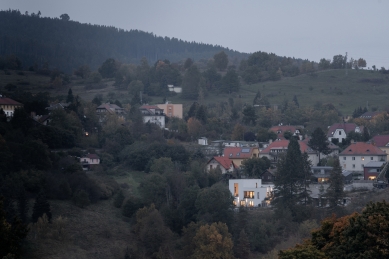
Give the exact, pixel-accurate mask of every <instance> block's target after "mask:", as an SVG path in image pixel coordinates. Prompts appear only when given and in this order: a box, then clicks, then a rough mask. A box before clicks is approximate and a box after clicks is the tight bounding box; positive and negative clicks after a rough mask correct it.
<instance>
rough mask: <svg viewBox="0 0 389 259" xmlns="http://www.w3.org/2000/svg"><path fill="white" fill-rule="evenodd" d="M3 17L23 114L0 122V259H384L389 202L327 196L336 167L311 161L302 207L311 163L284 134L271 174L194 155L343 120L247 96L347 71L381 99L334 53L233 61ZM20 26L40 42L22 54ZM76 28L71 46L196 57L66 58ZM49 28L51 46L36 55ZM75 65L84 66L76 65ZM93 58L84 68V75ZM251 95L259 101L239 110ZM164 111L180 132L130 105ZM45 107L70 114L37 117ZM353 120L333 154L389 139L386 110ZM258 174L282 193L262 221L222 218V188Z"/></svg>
mask: <svg viewBox="0 0 389 259" xmlns="http://www.w3.org/2000/svg"><path fill="white" fill-rule="evenodd" d="M0 19H1V20H2V21H8V22H7V24H8V25H4V23H0V26H4V27H1V28H2V29H1V30H0V37H2V38H1V39H2V40H1V41H0V42H1V43H0V55H1V56H0V69H1V70H0V89H1V94H2V97H7V98H11V99H13V100H15V101H17V102H19V103H21V104H23V108H17V109H15V111H14V114H13V116H12V117H11V118H10V117H7V116H6V114H5V113H4V111H3V110H1V111H0V146H1V147H0V152H1V160H0V196H1V197H2V198H1V201H0V258H53V257H57V258H126V259H127V258H243V259H245V258H370V257H373V256H374V257H377V258H385V257H386V256H387V253H388V252H387V251H388V247H387V244H386V242H384V241H382V240H386V238H387V229H386V227H385V226H386V225H387V222H388V220H389V213H388V212H389V206H388V204H387V203H386V202H384V201H382V199H384V198H385V197H387V190H381V191H377V190H375V191H371V192H368V191H366V190H363V191H361V192H359V191H351V192H349V193H344V192H343V191H340V192H339V191H338V190H339V189H341V190H343V188H340V187H343V185H342V184H341V183H340V181H339V175H340V172H341V168H340V165H339V159H338V158H337V157H327V158H325V159H322V160H321V161H320V162H319V164H322V165H331V166H333V167H334V168H335V169H334V170H333V173H332V178H331V179H332V180H331V181H332V182H331V184H330V188H329V189H328V192H327V193H326V195H327V197H328V199H329V201H330V202H329V206H327V207H321V206H316V205H315V204H314V203H313V202H312V201H311V200H310V199H309V195H308V192H307V189H306V185H307V182H306V181H305V180H304V179H306V177H309V174H310V167H311V166H313V165H312V164H310V163H309V162H308V161H307V158H306V153H301V151H300V148H299V146H298V144H297V141H296V139H295V138H294V137H293V136H292V134H290V132H289V133H286V134H285V135H284V137H285V138H286V139H288V140H289V141H290V143H289V146H288V151H287V152H285V156H283V157H282V158H281V159H280V161H279V163H278V164H277V165H276V166H274V165H271V163H270V161H269V159H267V158H252V159H249V160H248V161H247V162H245V163H243V166H242V167H241V168H240V169H237V170H235V171H234V172H233V173H232V174H228V175H226V174H222V173H221V171H220V170H218V169H211V170H210V171H206V170H205V167H206V164H207V162H208V161H209V160H210V156H209V154H207V153H206V152H205V151H204V148H203V147H202V146H200V145H198V144H197V139H198V138H200V137H206V138H208V139H209V140H210V141H211V140H219V139H224V140H242V141H243V140H244V141H257V142H259V143H265V142H269V140H271V141H274V140H275V139H276V138H277V135H276V134H275V133H274V132H272V131H269V129H270V128H271V127H272V126H276V125H280V124H281V123H283V124H285V125H288V124H290V125H300V126H301V129H302V131H303V132H302V135H303V136H304V138H307V137H313V136H314V133H315V132H318V131H319V132H327V128H328V126H329V125H332V124H333V123H337V122H342V121H344V120H345V119H346V118H345V116H344V114H342V112H341V111H340V110H339V109H338V108H337V107H336V104H333V103H330V102H328V103H323V102H316V103H314V105H309V104H307V102H306V101H305V100H301V99H299V98H298V97H297V95H292V96H288V97H289V98H287V97H286V96H285V97H284V98H283V101H282V103H279V104H278V105H277V106H275V105H273V104H272V103H271V102H270V101H269V98H271V97H270V96H267V95H264V94H262V93H261V92H264V89H266V88H265V87H262V88H260V87H259V84H261V86H262V83H263V82H266V84H268V83H271V82H286V83H287V82H289V81H287V80H289V79H293V78H299V79H301V78H303V80H305V79H304V78H308V79H309V80H311V79H312V78H316V77H318V74H320V76H322V75H323V74H327V73H328V74H329V75H334V74H336V73H338V72H339V71H341V72H342V73H343V71H344V69H345V67H346V65H347V66H348V67H349V68H350V71H349V72H350V74H352V73H359V74H358V76H359V75H363V76H364V77H366V78H369V80H373V79H370V78H374V80H379V82H378V81H377V82H375V83H376V84H378V85H381V86H382V85H386V84H387V81H388V78H387V76H386V74H387V70H385V68H382V69H380V70H379V69H376V68H375V67H374V68H373V69H372V70H369V71H365V70H364V69H363V68H365V67H366V61H365V60H364V59H363V58H360V59H357V60H354V59H351V60H347V58H346V57H344V56H342V55H335V56H334V57H333V59H332V60H327V59H324V58H323V59H322V60H320V62H319V63H315V62H312V61H308V60H301V59H294V58H286V57H278V56H276V55H275V54H268V53H265V52H260V51H259V52H256V53H253V54H250V55H240V54H239V53H238V54H239V55H238V54H237V53H235V52H232V51H230V50H227V49H220V48H219V47H216V49H215V47H214V46H209V45H206V44H195V43H187V42H182V41H179V40H175V39H167V38H159V37H156V36H153V35H151V34H147V33H144V32H140V31H130V32H126V31H121V30H118V29H116V28H108V27H103V26H95V25H86V24H79V23H77V22H73V21H70V18H69V17H68V16H65V15H61V17H60V18H58V19H50V18H41V17H40V14H39V13H38V14H31V15H29V14H27V13H26V14H20V12H18V11H1V12H0ZM16 20H18V21H22V22H21V23H20V22H14V21H16ZM1 24H3V25H1ZM12 26H15V27H12ZM18 26H20V28H19V27H18ZM9 27H12V28H13V29H12V30H13V32H14V34H7V35H6V36H5V34H3V33H4V30H3V28H4V29H5V28H9ZM22 27H24V28H27V30H29V31H30V33H31V35H34V38H35V37H36V39H38V38H39V40H36V41H35V42H34V43H31V44H30V43H28V42H30V39H29V38H28V34H26V38H25V39H21V38H18V37H20V35H21V34H19V33H16V32H19V31H23V30H24V29H23V28H22ZM72 27H77V30H79V29H80V28H82V30H83V31H82V30H81V29H80V37H79V40H80V42H82V41H83V40H87V39H88V40H90V41H91V42H92V41H94V40H93V37H96V38H98V39H99V40H101V44H102V45H104V44H106V45H105V46H104V48H105V49H109V46H110V45H109V44H111V43H110V42H109V40H107V39H109V38H110V37H111V36H112V38H116V37H119V35H120V36H121V37H122V40H123V42H127V41H129V40H130V39H131V38H132V37H134V38H136V39H139V38H144V39H145V40H150V42H154V41H152V39H153V40H155V41H160V42H162V43H158V46H160V45H161V46H163V45H164V44H166V46H168V45H169V44H173V43H174V44H177V45H176V46H178V47H177V48H175V49H180V47H182V48H184V46H185V47H186V48H192V47H193V49H192V52H190V53H195V52H196V51H195V47H196V46H197V48H198V51H199V52H201V53H202V54H201V55H204V57H206V59H205V60H201V59H200V58H199V57H200V56H198V57H196V58H192V57H190V56H189V57H188V56H185V58H181V57H182V56H181V55H184V54H183V53H185V52H184V51H183V52H182V53H181V54H180V55H179V54H177V53H175V54H174V55H176V57H174V55H172V56H168V55H167V54H166V53H168V50H167V49H169V48H170V47H166V48H165V49H164V48H163V47H160V48H159V49H158V52H156V49H155V46H153V47H150V49H147V48H146V47H147V44H141V43H136V42H135V43H134V44H139V45H138V46H142V47H139V49H138V52H137V53H136V54H130V55H129V56H126V57H125V55H124V54H123V52H124V50H125V49H124V48H123V49H121V48H120V47H119V45H120V44H119V43H118V47H117V48H112V49H115V50H117V55H118V56H115V55H113V53H109V52H104V51H102V49H104V48H102V49H99V48H98V47H101V45H99V44H97V42H98V41H94V42H96V45H95V46H93V45H91V47H90V48H88V49H89V51H91V53H89V52H87V51H85V50H83V49H82V48H80V49H72V48H76V47H75V46H85V44H74V42H73V43H71V42H68V40H69V41H71V40H72V39H75V38H76V36H74V35H73V36H74V37H73V36H69V35H72V34H73V33H72V31H73V29H71V28H72ZM34 28H35V29H34ZM53 28H54V29H53ZM58 28H61V30H58ZM46 30H47V31H50V30H55V31H61V33H53V34H52V35H51V37H50V38H51V40H47V41H45V39H47V38H46V37H47V36H45V35H47V33H43V32H44V31H46ZM35 33H37V34H35ZM40 33H41V34H40ZM81 34H82V35H84V36H82V37H81ZM39 35H40V36H41V37H40V36H39ZM88 35H89V36H88ZM107 35H111V36H107ZM31 37H32V36H31ZM65 39H66V40H65ZM104 40H107V41H106V42H104ZM55 41H57V43H54V42H55ZM134 41H135V40H134ZM43 42H45V44H47V45H45V46H44V47H45V48H47V50H48V51H45V52H46V53H45V54H43V53H42V52H41V50H42V49H41V48H43V47H42V45H41V44H43ZM59 42H61V44H63V45H68V47H66V48H65V47H64V46H60V45H61V44H60V43H59ZM168 43H169V44H168ZM56 44H57V45H56ZM115 44H116V43H115ZM153 44H156V43H150V45H153ZM159 44H160V45H159ZM86 45H88V44H86ZM169 46H173V45H169ZM27 47H28V48H30V49H28V48H27ZM141 48H144V49H141ZM200 49H201V51H200ZM68 51H69V52H68ZM70 51H72V53H73V54H69V53H70ZM84 51H85V52H84ZM112 51H113V50H112ZM122 51H123V52H122ZM81 52H83V53H84V54H85V55H78V54H77V53H81ZM28 53H29V54H28ZM50 53H51V54H50ZM97 53H98V54H97ZM234 53H235V54H236V56H237V57H238V58H237V59H235V56H234V55H235V54H234ZM27 54H28V55H27ZM45 55H46V56H45ZM88 55H90V56H88ZM163 55H166V58H165V57H164V56H163ZM91 56H94V57H95V58H96V59H95V60H91V59H90V60H89V61H88V58H90V57H91ZM76 57H77V60H76ZM160 57H162V58H160ZM167 57H171V60H169V59H168V58H167ZM135 59H137V62H132V61H134V60H135ZM153 59H154V60H153ZM178 59H179V60H178ZM43 60H44V61H43ZM150 60H153V62H150ZM177 60H178V61H177ZM237 60H239V61H237ZM351 68H353V69H351ZM360 70H361V71H360ZM320 76H319V77H320ZM377 78H378V79H377ZM368 83H371V81H369V82H368ZM168 85H175V86H181V87H182V93H175V92H170V91H169V90H168ZM252 87H255V91H252V92H251V94H250V95H249V96H248V95H247V91H246V90H247V89H252ZM377 88H379V87H377ZM381 94H382V93H381ZM385 94H386V93H385ZM243 95H246V97H244V96H243ZM171 100H174V102H176V103H183V105H184V116H183V118H182V119H180V118H168V117H166V128H163V129H161V128H160V127H158V126H157V125H155V124H153V123H144V122H143V119H142V114H141V112H140V111H139V107H140V106H141V105H142V104H146V103H149V104H151V103H165V102H166V101H171ZM105 103H110V104H116V105H117V106H118V107H120V108H122V109H123V111H124V113H123V116H117V115H116V114H107V115H106V116H105V117H104V118H102V117H100V116H99V115H98V114H97V113H96V108H97V107H98V106H100V105H102V104H105ZM52 104H66V105H64V106H63V108H60V109H47V108H48V107H51V106H50V105H52ZM347 105H349V106H352V105H353V103H349V104H347ZM352 110H354V113H353V114H352V116H351V117H350V118H347V119H348V122H354V123H356V124H357V125H361V126H365V127H366V128H368V129H369V131H368V132H367V131H364V132H363V133H360V134H359V133H351V134H349V135H348V136H347V138H346V140H345V141H343V142H342V143H336V144H337V145H339V147H340V149H341V150H342V149H344V148H346V147H347V146H348V145H349V144H350V143H351V141H368V140H369V139H370V137H371V136H374V135H378V134H381V135H382V134H388V132H389V115H388V110H387V107H385V106H384V105H381V106H380V107H379V108H378V107H377V106H372V107H366V108H365V107H361V106H360V105H358V106H355V107H354V106H353V107H352ZM367 110H369V111H370V110H374V111H378V112H379V114H378V115H377V116H376V117H375V118H374V119H372V120H367V119H363V118H359V116H360V115H361V114H362V113H363V112H365V111H367ZM36 115H38V116H40V117H39V118H44V117H45V116H48V117H49V118H50V123H49V124H48V125H44V124H42V123H41V122H40V121H39V120H36V119H33V117H34V116H36ZM260 145H262V144H260ZM91 154H94V155H98V157H99V158H100V161H101V163H100V164H98V165H95V166H94V167H93V168H91V169H90V170H88V171H86V170H83V167H82V164H81V163H80V158H82V157H85V156H88V155H91ZM270 167H272V169H277V170H276V171H277V174H278V176H279V177H278V179H277V180H276V182H275V185H276V186H277V187H278V188H279V189H280V190H281V191H285V192H283V195H279V196H275V199H274V203H272V206H271V207H270V208H257V209H253V210H249V209H245V208H240V209H237V208H234V207H233V203H232V201H233V197H232V195H231V193H230V191H229V189H228V180H229V178H245V177H246V178H249V177H251V178H256V177H259V175H261V174H262V172H264V171H265V170H267V169H269V168H270ZM275 167H276V168H275ZM290 175H292V176H291V177H289V176H290ZM290 186H293V188H292V187H290ZM339 186H340V187H339ZM289 187H290V188H291V189H288V188H289ZM346 196H347V197H352V199H351V200H352V202H351V203H350V204H349V205H348V206H342V205H340V204H339V203H338V202H337V201H338V200H339V199H343V198H344V197H346ZM369 202H370V203H369ZM382 226H383V227H382ZM312 230H314V231H313V232H312V234H311V231H312ZM355 235H357V237H358V238H355V239H354V236H355ZM299 243H300V244H299ZM296 244H297V245H296ZM295 245H296V246H295ZM355 247H357V248H359V250H357V249H353V248H355ZM345 254H346V255H347V254H348V255H350V256H349V257H347V256H346V255H345ZM304 256H305V257H304Z"/></svg>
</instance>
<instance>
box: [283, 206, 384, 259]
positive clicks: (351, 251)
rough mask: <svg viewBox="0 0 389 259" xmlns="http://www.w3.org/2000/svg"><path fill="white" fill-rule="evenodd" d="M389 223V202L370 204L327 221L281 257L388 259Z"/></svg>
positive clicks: (285, 258)
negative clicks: (356, 211)
mask: <svg viewBox="0 0 389 259" xmlns="http://www.w3.org/2000/svg"><path fill="white" fill-rule="evenodd" d="M388 222H389V204H388V203H386V202H385V201H383V202H377V203H370V204H368V205H367V206H366V208H365V209H364V210H363V212H362V213H361V214H358V213H354V214H351V215H348V216H345V217H342V218H339V219H336V218H335V217H332V218H329V219H326V220H324V221H323V222H322V224H321V228H320V229H318V230H316V231H313V232H312V237H311V239H309V240H306V241H305V242H304V243H303V244H299V245H297V246H296V247H295V248H292V249H288V250H285V251H281V252H280V254H279V256H280V257H279V258H280V259H289V258H350V259H351V258H352V259H355V258H388V256H389V244H388V242H387V240H388V237H389V224H388Z"/></svg>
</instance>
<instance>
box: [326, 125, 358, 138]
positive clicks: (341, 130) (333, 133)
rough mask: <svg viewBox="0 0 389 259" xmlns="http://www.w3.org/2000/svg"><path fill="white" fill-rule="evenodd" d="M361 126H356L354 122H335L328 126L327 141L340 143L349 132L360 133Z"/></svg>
mask: <svg viewBox="0 0 389 259" xmlns="http://www.w3.org/2000/svg"><path fill="white" fill-rule="evenodd" d="M363 128H364V127H363V126H357V125H356V124H355V123H335V124H333V125H332V126H330V127H329V128H328V132H327V138H328V141H329V142H333V143H342V141H343V140H346V137H347V134H349V133H350V132H352V131H353V132H356V133H362V132H363Z"/></svg>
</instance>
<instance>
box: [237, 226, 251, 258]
mask: <svg viewBox="0 0 389 259" xmlns="http://www.w3.org/2000/svg"><path fill="white" fill-rule="evenodd" d="M235 254H236V257H237V258H239V259H248V258H249V257H250V242H249V238H248V237H247V234H246V232H245V231H244V229H242V230H241V231H240V233H239V239H238V243H237V245H236V248H235Z"/></svg>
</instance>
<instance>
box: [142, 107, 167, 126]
mask: <svg viewBox="0 0 389 259" xmlns="http://www.w3.org/2000/svg"><path fill="white" fill-rule="evenodd" d="M139 111H140V112H141V113H142V118H143V122H144V123H148V122H149V123H154V124H157V125H158V126H159V127H160V128H161V129H164V128H165V114H164V112H163V109H161V108H159V107H158V106H156V105H142V106H141V107H139Z"/></svg>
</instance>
